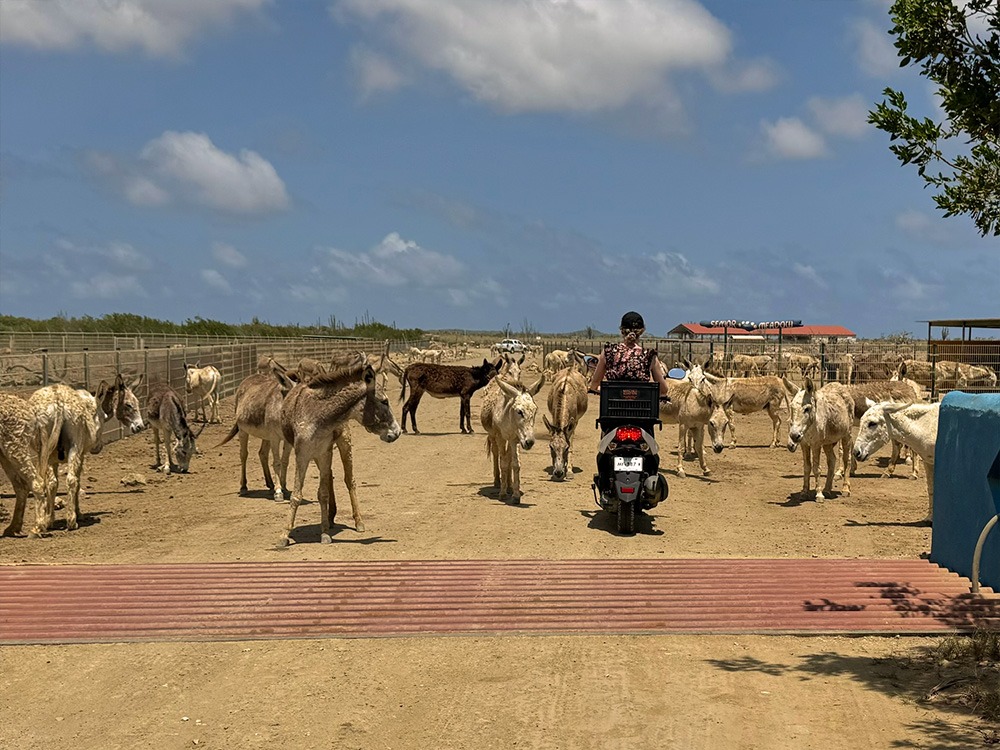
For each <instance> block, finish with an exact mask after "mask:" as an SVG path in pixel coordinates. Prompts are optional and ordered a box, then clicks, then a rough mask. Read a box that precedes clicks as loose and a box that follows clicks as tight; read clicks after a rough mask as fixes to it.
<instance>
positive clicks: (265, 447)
mask: <svg viewBox="0 0 1000 750" xmlns="http://www.w3.org/2000/svg"><path fill="white" fill-rule="evenodd" d="M270 453H271V441H270V440H261V441H260V448H259V449H258V450H257V458H259V459H260V468H261V470H262V471H263V472H264V486H265V487H267V488H268V489H269V490H271V492H272V493H273V492H274V476H273V475H272V474H271V467H270V466H268V463H267V459H268V457H269V456H270Z"/></svg>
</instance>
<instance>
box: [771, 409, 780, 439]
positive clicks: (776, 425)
mask: <svg viewBox="0 0 1000 750" xmlns="http://www.w3.org/2000/svg"><path fill="white" fill-rule="evenodd" d="M770 414H771V430H772V432H771V447H772V448H778V447H779V446H778V433H779V432H780V431H781V412H779V411H778V410H777V409H774V410H773V411H771V412H770Z"/></svg>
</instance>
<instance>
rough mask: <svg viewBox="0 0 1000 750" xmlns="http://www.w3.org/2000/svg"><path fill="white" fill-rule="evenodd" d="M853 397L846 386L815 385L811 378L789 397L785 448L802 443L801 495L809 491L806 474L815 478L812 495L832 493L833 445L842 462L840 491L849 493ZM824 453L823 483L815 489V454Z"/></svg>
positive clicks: (817, 456) (834, 463)
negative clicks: (824, 475)
mask: <svg viewBox="0 0 1000 750" xmlns="http://www.w3.org/2000/svg"><path fill="white" fill-rule="evenodd" d="M853 415H854V401H853V399H852V398H851V397H850V395H849V394H848V391H847V387H846V386H844V385H841V384H840V383H827V384H826V385H825V386H823V387H822V388H819V389H817V388H816V386H815V385H813V381H812V379H811V378H806V382H805V387H803V388H802V389H801V390H800V391H799V392H798V393H796V394H795V396H794V397H793V398H792V416H791V419H790V420H789V421H790V424H789V427H788V450H789V451H791V452H793V453H794V452H795V449H796V448H797V447H798V446H799V443H801V444H802V495H803V496H807V495H808V494H809V482H810V475H814V476H815V478H816V496H815V497H816V499H817V500H824V499H826V497H827V496H832V493H833V479H834V474H835V472H836V468H837V456H836V454H835V452H834V448H835V447H836V446H837V445H840V447H841V453H842V455H843V463H844V467H845V468H844V494H845V495H850V494H851V428H852V427H853V425H854V416H853ZM820 450H823V451H824V452H825V453H826V484H825V486H824V488H823V489H822V490H820V489H819V454H820Z"/></svg>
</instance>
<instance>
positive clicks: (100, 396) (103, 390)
mask: <svg viewBox="0 0 1000 750" xmlns="http://www.w3.org/2000/svg"><path fill="white" fill-rule="evenodd" d="M110 390H111V386H110V385H108V381H107V380H102V381H101V382H100V383H98V384H97V390H96V391H94V396H95V398H97V400H98V401H103V400H104V397H105V396H106V395H107V393H108V391H110Z"/></svg>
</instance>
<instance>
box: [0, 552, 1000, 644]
mask: <svg viewBox="0 0 1000 750" xmlns="http://www.w3.org/2000/svg"><path fill="white" fill-rule="evenodd" d="M969 587H970V583H969V581H968V580H966V579H964V578H961V577H960V576H958V575H956V574H954V573H951V572H950V571H947V570H944V569H942V568H939V567H937V566H935V565H933V564H932V563H929V562H927V561H924V560H856V559H850V560H829V559H822V560H821V559H811V560H767V559H750V560H732V559H725V560H702V559H679V560H557V561H551V560H458V561H450V560H426V561H413V560H405V561H379V562H279V563H212V564H155V565H107V566H104V565H95V566H88V565H73V566H39V565H23V566H20V565H16V566H0V643H6V644H14V643H74V642H128V641H144V640H232V639H250V638H304V637H305V638H308V637H331V636H340V637H364V636H392V635H396V636H401V635H428V634H474V633H475V634H503V633H539V634H541V633H602V634H603V633H694V632H698V633H713V632H717V633H723V632H724V633H740V632H745V633H768V632H772V633H795V632H801V633H932V632H939V633H943V632H966V631H970V630H973V629H975V628H977V627H1000V601H998V600H997V599H996V598H995V597H992V596H991V593H992V592H985V593H986V594H987V595H986V596H983V597H975V596H972V595H971V594H970V593H969Z"/></svg>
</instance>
